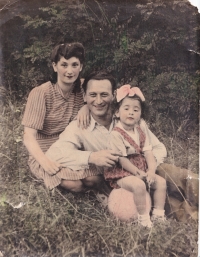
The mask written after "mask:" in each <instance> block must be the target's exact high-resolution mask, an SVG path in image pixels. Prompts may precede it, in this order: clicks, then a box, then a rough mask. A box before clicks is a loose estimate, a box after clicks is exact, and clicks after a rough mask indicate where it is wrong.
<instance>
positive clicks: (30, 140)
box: [24, 127, 61, 175]
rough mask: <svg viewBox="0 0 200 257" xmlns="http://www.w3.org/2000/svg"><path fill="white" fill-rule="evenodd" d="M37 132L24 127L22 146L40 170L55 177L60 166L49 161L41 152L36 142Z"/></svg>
mask: <svg viewBox="0 0 200 257" xmlns="http://www.w3.org/2000/svg"><path fill="white" fill-rule="evenodd" d="M36 134H37V130H36V129H32V128H28V127H25V128H24V144H25V146H26V147H27V149H28V151H29V153H30V154H31V155H32V156H33V157H34V158H35V159H36V161H37V162H39V164H40V165H41V166H42V168H43V169H44V170H45V171H46V172H47V173H48V174H49V175H55V174H57V172H59V170H60V168H61V165H60V164H59V163H57V162H54V161H51V160H50V159H49V158H48V157H47V156H46V155H45V154H44V153H43V151H42V149H41V148H40V145H39V144H38V142H37V140H36Z"/></svg>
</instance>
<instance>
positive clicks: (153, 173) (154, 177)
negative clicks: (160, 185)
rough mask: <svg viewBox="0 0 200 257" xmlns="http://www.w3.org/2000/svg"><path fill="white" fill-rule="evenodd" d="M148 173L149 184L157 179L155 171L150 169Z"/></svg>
mask: <svg viewBox="0 0 200 257" xmlns="http://www.w3.org/2000/svg"><path fill="white" fill-rule="evenodd" d="M146 174H147V177H146V180H147V182H148V184H149V185H151V184H153V183H154V182H155V181H156V174H155V172H153V171H150V170H148V171H147V173H146Z"/></svg>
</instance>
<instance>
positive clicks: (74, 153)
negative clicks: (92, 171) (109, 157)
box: [46, 121, 91, 170]
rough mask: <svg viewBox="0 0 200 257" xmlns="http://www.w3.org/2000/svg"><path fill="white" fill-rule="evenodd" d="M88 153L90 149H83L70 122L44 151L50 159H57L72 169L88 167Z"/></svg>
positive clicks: (78, 136) (79, 138) (79, 137)
mask: <svg viewBox="0 0 200 257" xmlns="http://www.w3.org/2000/svg"><path fill="white" fill-rule="evenodd" d="M75 122H76V121H75ZM72 123H73V122H72ZM90 154H91V151H85V150H84V148H83V145H82V142H81V136H80V135H79V134H78V133H76V129H75V126H73V124H72V125H71V124H70V125H69V126H68V127H67V128H66V129H65V130H64V132H63V133H61V134H60V137H59V139H58V141H56V142H55V143H54V144H53V145H52V146H51V147H50V148H49V149H48V151H47V152H46V155H47V156H48V157H49V158H50V159H51V160H53V161H57V162H59V163H60V164H61V165H62V166H63V167H67V168H70V169H72V170H81V169H85V168H88V160H89V157H90Z"/></svg>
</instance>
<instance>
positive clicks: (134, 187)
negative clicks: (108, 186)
mask: <svg viewBox="0 0 200 257" xmlns="http://www.w3.org/2000/svg"><path fill="white" fill-rule="evenodd" d="M117 184H118V185H119V186H120V187H121V188H124V189H126V190H128V191H130V192H132V193H133V198H134V201H135V205H136V207H137V211H138V224H140V225H142V226H144V227H148V228H151V226H152V222H151V220H150V215H149V213H147V211H146V185H145V183H144V181H142V180H141V179H140V178H137V177H135V176H128V177H125V178H121V179H119V180H118V181H117Z"/></svg>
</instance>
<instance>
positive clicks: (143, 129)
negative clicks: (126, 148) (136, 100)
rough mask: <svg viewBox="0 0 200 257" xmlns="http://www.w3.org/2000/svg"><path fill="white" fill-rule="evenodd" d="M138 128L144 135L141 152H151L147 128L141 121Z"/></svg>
mask: <svg viewBox="0 0 200 257" xmlns="http://www.w3.org/2000/svg"><path fill="white" fill-rule="evenodd" d="M140 127H141V129H142V131H143V132H144V133H145V135H146V139H145V143H144V147H143V149H142V150H143V152H145V151H151V150H152V143H151V139H150V136H149V132H148V130H149V129H148V126H147V124H146V122H145V121H144V120H143V119H142V120H141V123H140Z"/></svg>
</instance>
